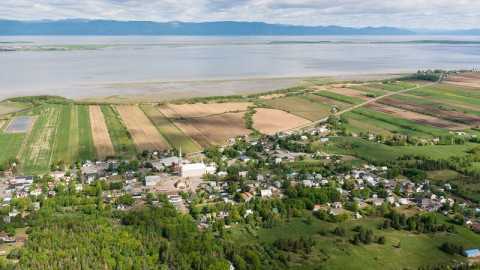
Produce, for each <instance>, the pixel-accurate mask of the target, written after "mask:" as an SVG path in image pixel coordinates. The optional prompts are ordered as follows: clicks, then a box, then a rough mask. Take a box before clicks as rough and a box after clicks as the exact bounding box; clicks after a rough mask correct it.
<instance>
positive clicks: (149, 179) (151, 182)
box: [144, 175, 160, 187]
mask: <svg viewBox="0 0 480 270" xmlns="http://www.w3.org/2000/svg"><path fill="white" fill-rule="evenodd" d="M159 180H160V176H158V175H150V176H145V181H144V184H145V186H146V187H150V186H156V185H157V182H158V181H159Z"/></svg>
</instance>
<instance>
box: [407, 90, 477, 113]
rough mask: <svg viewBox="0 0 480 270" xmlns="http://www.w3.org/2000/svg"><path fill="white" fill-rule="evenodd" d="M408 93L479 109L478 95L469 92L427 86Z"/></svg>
mask: <svg viewBox="0 0 480 270" xmlns="http://www.w3.org/2000/svg"><path fill="white" fill-rule="evenodd" d="M408 93H409V94H412V95H417V96H422V97H427V98H431V99H434V100H438V101H439V102H441V101H442V100H446V101H450V102H455V103H460V104H464V105H469V106H473V107H477V108H480V97H479V96H478V95H473V94H471V93H470V92H462V91H461V90H455V89H451V88H445V87H439V86H427V87H422V88H420V89H416V90H412V91H409V92H408ZM462 93H463V94H462Z"/></svg>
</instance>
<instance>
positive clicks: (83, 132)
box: [77, 105, 95, 160]
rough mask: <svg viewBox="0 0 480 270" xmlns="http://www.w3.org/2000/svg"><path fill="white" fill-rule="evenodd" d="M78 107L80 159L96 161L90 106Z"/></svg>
mask: <svg viewBox="0 0 480 270" xmlns="http://www.w3.org/2000/svg"><path fill="white" fill-rule="evenodd" d="M77 107H78V129H79V133H78V155H79V159H81V160H85V159H94V157H95V149H94V147H93V139H92V131H91V129H90V116H89V113H88V106H86V105H80V106H77Z"/></svg>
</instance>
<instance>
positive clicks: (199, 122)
mask: <svg viewBox="0 0 480 270" xmlns="http://www.w3.org/2000/svg"><path fill="white" fill-rule="evenodd" d="M243 115H244V113H224V114H218V115H212V116H207V117H193V118H188V119H187V120H188V122H190V123H191V124H192V125H193V126H194V127H195V128H196V129H198V130H199V131H201V132H202V133H203V134H205V135H207V136H208V137H210V138H211V139H213V140H214V141H216V142H220V141H225V140H228V139H230V138H234V137H236V136H239V135H247V134H250V133H251V132H252V131H251V130H250V129H248V128H247V127H246V126H245V120H244V119H243V118H242V117H243Z"/></svg>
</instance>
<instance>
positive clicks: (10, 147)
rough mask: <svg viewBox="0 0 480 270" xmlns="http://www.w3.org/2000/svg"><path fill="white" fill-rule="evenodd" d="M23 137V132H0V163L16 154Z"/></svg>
mask: <svg viewBox="0 0 480 270" xmlns="http://www.w3.org/2000/svg"><path fill="white" fill-rule="evenodd" d="M24 138H25V133H17V134H14V133H0V149H1V151H0V163H2V162H4V161H5V160H7V159H9V158H15V157H16V156H17V154H18V151H19V150H20V147H21V145H22V142H23V140H24Z"/></svg>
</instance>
